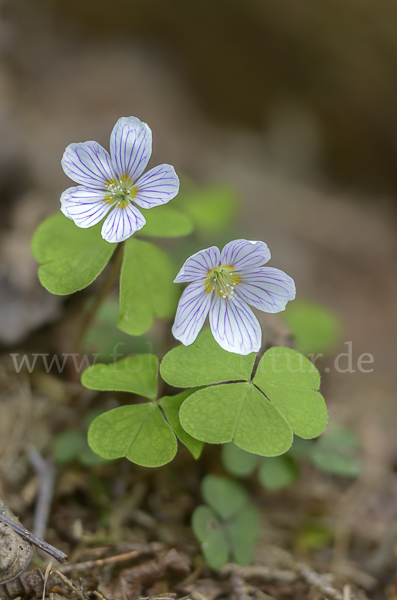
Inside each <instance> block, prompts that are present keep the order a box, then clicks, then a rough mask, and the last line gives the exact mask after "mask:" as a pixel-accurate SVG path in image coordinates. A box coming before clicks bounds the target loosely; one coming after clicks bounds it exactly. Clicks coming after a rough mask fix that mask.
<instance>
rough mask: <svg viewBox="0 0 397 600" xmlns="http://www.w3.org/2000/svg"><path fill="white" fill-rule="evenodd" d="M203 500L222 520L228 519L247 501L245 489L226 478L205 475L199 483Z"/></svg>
mask: <svg viewBox="0 0 397 600" xmlns="http://www.w3.org/2000/svg"><path fill="white" fill-rule="evenodd" d="M201 492H202V494H203V498H204V500H205V501H206V502H207V504H209V505H210V506H211V507H212V508H213V509H214V510H215V512H216V513H217V514H218V515H219V516H220V517H221V518H222V519H224V520H226V519H229V518H230V517H231V516H232V515H234V514H235V513H236V512H237V511H239V510H240V509H241V508H242V507H243V506H244V504H246V502H247V501H248V493H247V491H246V490H245V488H244V487H243V486H242V485H241V484H240V483H238V482H237V481H234V480H233V479H229V478H228V477H218V476H217V475H206V476H205V477H204V478H203V480H202V482H201Z"/></svg>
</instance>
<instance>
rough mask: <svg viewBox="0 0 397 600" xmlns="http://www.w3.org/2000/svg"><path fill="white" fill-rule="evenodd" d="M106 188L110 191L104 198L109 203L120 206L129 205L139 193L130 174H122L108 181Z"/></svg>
mask: <svg viewBox="0 0 397 600" xmlns="http://www.w3.org/2000/svg"><path fill="white" fill-rule="evenodd" d="M106 189H107V191H108V192H109V193H108V194H106V196H105V198H104V200H105V202H107V203H108V204H117V206H118V207H119V208H125V207H126V206H128V204H129V202H130V200H132V199H133V198H135V196H136V195H137V188H136V186H135V185H132V181H131V179H130V178H129V177H128V175H122V176H121V177H120V179H118V180H117V179H110V180H108V181H107V182H106Z"/></svg>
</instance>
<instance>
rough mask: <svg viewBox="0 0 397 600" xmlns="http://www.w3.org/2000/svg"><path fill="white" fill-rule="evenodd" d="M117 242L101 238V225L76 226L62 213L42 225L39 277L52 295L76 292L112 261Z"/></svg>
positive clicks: (35, 244)
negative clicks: (84, 227)
mask: <svg viewBox="0 0 397 600" xmlns="http://www.w3.org/2000/svg"><path fill="white" fill-rule="evenodd" d="M115 248H116V244H109V243H108V242H106V241H105V240H104V239H102V237H101V225H96V226H94V227H91V228H89V229H80V228H79V227H76V225H75V224H74V223H73V221H70V220H69V219H68V218H67V217H65V216H64V215H63V214H62V213H61V212H57V213H55V214H53V215H51V216H50V217H48V219H46V220H45V221H43V223H41V224H40V225H39V227H38V228H37V230H36V232H35V234H34V237H33V240H32V252H33V254H34V257H35V258H36V260H37V261H38V262H39V263H41V267H40V268H39V279H40V282H41V283H42V285H43V286H44V287H45V288H46V289H47V290H48V291H49V292H51V293H52V294H58V295H65V294H73V293H74V292H77V291H78V290H82V289H83V288H85V287H87V286H88V285H89V284H90V283H92V282H93V281H94V279H96V278H97V277H98V275H99V274H100V273H101V271H102V270H103V269H104V268H105V266H106V265H107V263H108V262H109V260H110V257H111V256H112V254H113V252H114V250H115Z"/></svg>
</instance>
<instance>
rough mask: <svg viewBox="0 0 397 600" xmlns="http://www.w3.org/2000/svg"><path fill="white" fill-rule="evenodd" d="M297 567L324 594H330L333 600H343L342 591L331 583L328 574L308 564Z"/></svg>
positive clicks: (306, 579)
mask: <svg viewBox="0 0 397 600" xmlns="http://www.w3.org/2000/svg"><path fill="white" fill-rule="evenodd" d="M296 569H297V571H298V572H299V573H300V574H301V575H302V577H303V579H304V580H305V581H306V583H308V584H309V585H314V586H315V587H316V588H318V589H319V590H320V591H321V592H322V593H323V594H324V595H326V596H329V597H330V598H332V599H333V600H343V595H342V594H341V592H340V591H339V590H337V589H336V588H334V587H332V585H330V583H329V581H328V577H327V576H326V575H320V573H317V572H316V571H313V570H312V569H310V568H309V567H308V566H306V565H300V564H297V565H296Z"/></svg>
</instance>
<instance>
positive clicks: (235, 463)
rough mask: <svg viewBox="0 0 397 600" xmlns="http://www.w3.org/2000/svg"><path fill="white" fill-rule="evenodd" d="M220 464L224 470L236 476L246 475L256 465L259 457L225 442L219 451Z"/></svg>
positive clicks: (249, 473)
mask: <svg viewBox="0 0 397 600" xmlns="http://www.w3.org/2000/svg"><path fill="white" fill-rule="evenodd" d="M221 458H222V464H223V466H224V467H225V469H226V471H228V473H230V474H231V475H235V476H236V477H248V475H251V473H253V472H254V471H255V469H256V467H257V465H258V459H259V457H258V456H257V455H256V454H251V453H250V452H246V451H245V450H242V449H241V448H238V447H237V446H236V445H235V444H233V443H230V444H225V445H224V446H222V452H221Z"/></svg>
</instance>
